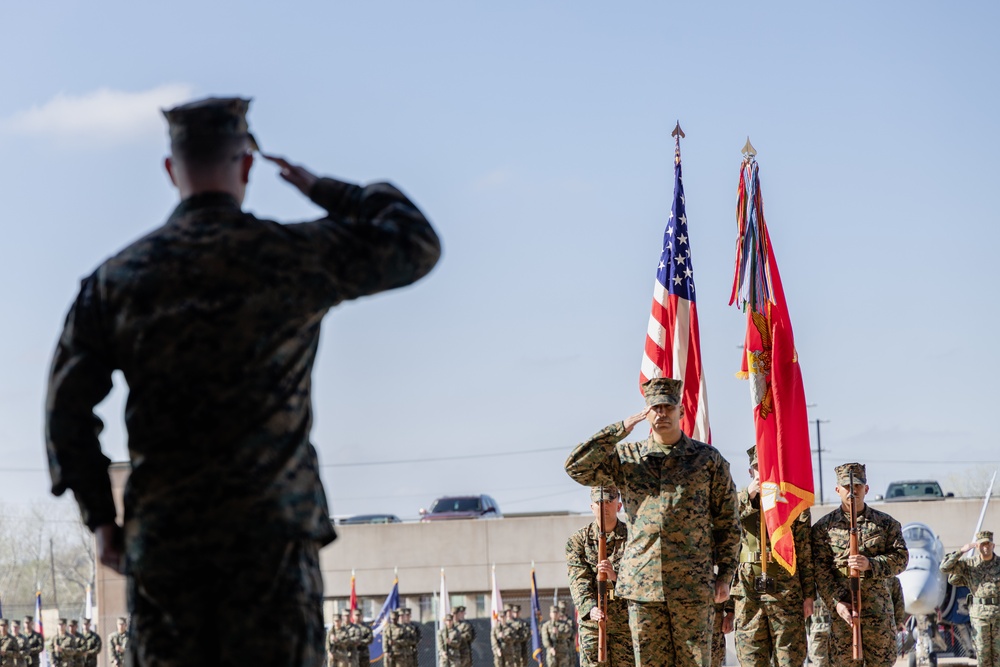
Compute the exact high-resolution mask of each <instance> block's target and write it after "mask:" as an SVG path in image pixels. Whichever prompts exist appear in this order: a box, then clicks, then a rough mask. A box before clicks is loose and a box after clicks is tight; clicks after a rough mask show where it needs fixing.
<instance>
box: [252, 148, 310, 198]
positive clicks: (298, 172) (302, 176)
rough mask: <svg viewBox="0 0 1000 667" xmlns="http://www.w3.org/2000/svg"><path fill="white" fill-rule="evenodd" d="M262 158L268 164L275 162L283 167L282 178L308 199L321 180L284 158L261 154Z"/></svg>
mask: <svg viewBox="0 0 1000 667" xmlns="http://www.w3.org/2000/svg"><path fill="white" fill-rule="evenodd" d="M260 156H261V157H262V158H264V159H265V160H267V161H268V162H273V163H274V164H276V165H278V166H279V167H281V174H280V175H281V177H282V178H283V179H285V180H286V181H288V182H289V183H291V184H292V185H294V186H295V187H296V188H298V189H299V192H301V193H302V194H304V195H306V196H307V197H308V196H309V193H310V192H311V191H312V187H313V186H314V185H316V181H318V180H319V177H318V176H316V175H315V174H314V173H312V172H311V171H309V170H308V169H306V168H305V167H303V166H301V165H296V164H292V163H291V162H289V161H288V160H286V159H285V158H283V157H278V156H277V155H265V154H264V153H261V154H260Z"/></svg>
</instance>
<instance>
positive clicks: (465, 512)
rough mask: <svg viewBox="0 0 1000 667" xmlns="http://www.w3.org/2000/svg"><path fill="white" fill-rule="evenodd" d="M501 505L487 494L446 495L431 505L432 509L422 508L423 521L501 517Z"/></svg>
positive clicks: (421, 518)
mask: <svg viewBox="0 0 1000 667" xmlns="http://www.w3.org/2000/svg"><path fill="white" fill-rule="evenodd" d="M500 518H503V514H501V513H500V506H499V505H497V501H495V500H493V498H491V497H489V496H487V495H479V496H444V497H443V498H438V499H437V500H435V501H434V503H433V504H432V505H431V508H430V510H425V509H423V508H421V509H420V520H421V521H449V520H451V519H500Z"/></svg>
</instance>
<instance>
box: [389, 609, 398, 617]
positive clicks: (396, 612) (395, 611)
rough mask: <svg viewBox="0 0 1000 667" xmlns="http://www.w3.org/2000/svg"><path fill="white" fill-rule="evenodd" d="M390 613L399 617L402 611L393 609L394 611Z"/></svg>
mask: <svg viewBox="0 0 1000 667" xmlns="http://www.w3.org/2000/svg"><path fill="white" fill-rule="evenodd" d="M389 613H390V614H391V615H392V616H399V614H400V610H399V609H393V610H392V611H391V612H389Z"/></svg>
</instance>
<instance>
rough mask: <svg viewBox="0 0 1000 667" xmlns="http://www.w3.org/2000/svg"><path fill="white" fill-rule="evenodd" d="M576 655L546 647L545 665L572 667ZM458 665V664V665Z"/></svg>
mask: <svg viewBox="0 0 1000 667" xmlns="http://www.w3.org/2000/svg"><path fill="white" fill-rule="evenodd" d="M575 658H576V656H574V655H573V654H572V653H570V652H569V651H567V650H565V649H554V648H548V649H545V667H571V665H572V666H575V665H576V660H575ZM456 667H458V666H456Z"/></svg>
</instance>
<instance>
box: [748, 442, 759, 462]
mask: <svg viewBox="0 0 1000 667" xmlns="http://www.w3.org/2000/svg"><path fill="white" fill-rule="evenodd" d="M747 456H749V457H750V467H751V468H753V467H755V466H756V465H757V445H754V446H753V447H751V448H750V449H748V450H747Z"/></svg>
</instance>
